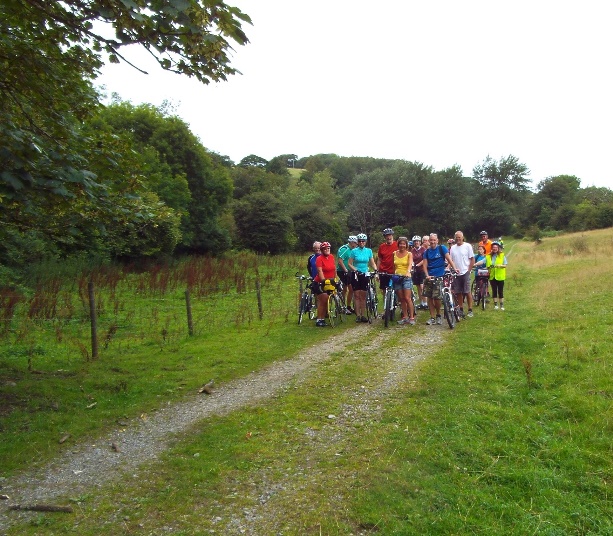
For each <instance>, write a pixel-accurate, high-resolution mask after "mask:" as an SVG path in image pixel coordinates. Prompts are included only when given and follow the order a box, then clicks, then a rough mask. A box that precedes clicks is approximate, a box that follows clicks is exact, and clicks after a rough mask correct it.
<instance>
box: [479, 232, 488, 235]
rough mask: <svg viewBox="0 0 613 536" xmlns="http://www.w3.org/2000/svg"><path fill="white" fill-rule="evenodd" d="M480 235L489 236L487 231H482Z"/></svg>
mask: <svg viewBox="0 0 613 536" xmlns="http://www.w3.org/2000/svg"><path fill="white" fill-rule="evenodd" d="M479 234H480V235H481V236H483V235H487V231H481V232H480V233H479Z"/></svg>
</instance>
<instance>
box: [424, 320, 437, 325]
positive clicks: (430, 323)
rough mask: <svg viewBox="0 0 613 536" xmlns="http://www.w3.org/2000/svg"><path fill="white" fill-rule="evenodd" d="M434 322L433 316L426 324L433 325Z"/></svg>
mask: <svg viewBox="0 0 613 536" xmlns="http://www.w3.org/2000/svg"><path fill="white" fill-rule="evenodd" d="M434 324H436V320H434V318H430V320H428V321H427V322H426V325H428V326H433V325H434Z"/></svg>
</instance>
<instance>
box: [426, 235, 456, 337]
mask: <svg viewBox="0 0 613 536" xmlns="http://www.w3.org/2000/svg"><path fill="white" fill-rule="evenodd" d="M429 242H430V247H429V248H428V249H427V250H426V251H425V253H424V260H423V267H424V274H425V276H426V281H425V283H424V295H425V296H426V297H427V298H428V308H429V309H430V320H428V321H427V322H426V324H428V325H429V326H431V325H432V324H442V323H443V319H442V317H441V297H442V294H443V292H442V288H441V287H442V281H436V280H435V278H437V277H443V275H445V261H447V263H449V266H451V268H453V270H456V267H455V264H454V262H453V259H452V258H451V256H450V255H449V250H448V249H447V247H446V246H442V245H439V243H438V235H437V234H436V233H430V241H429ZM435 315H436V319H435Z"/></svg>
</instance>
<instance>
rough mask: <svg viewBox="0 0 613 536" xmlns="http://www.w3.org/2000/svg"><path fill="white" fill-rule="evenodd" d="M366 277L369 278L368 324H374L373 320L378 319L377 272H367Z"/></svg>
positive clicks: (367, 299) (367, 293)
mask: <svg viewBox="0 0 613 536" xmlns="http://www.w3.org/2000/svg"><path fill="white" fill-rule="evenodd" d="M364 275H366V277H367V278H368V287H367V289H366V318H368V323H369V324H372V321H373V319H375V318H377V308H378V299H377V291H376V289H375V281H374V279H375V278H374V277H373V276H374V275H376V272H366V273H365V274H364Z"/></svg>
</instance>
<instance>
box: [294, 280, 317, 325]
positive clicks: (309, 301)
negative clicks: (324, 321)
mask: <svg viewBox="0 0 613 536" xmlns="http://www.w3.org/2000/svg"><path fill="white" fill-rule="evenodd" d="M296 279H298V282H299V284H300V294H299V301H298V324H301V323H302V317H303V316H304V315H305V314H307V315H308V316H309V319H311V320H313V319H314V318H315V314H316V305H315V297H314V296H313V293H312V291H311V290H310V288H309V285H308V284H307V286H306V287H305V286H304V284H303V283H304V282H305V281H306V282H307V283H310V282H312V281H313V278H312V277H307V276H305V275H301V274H298V273H297V274H296Z"/></svg>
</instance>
